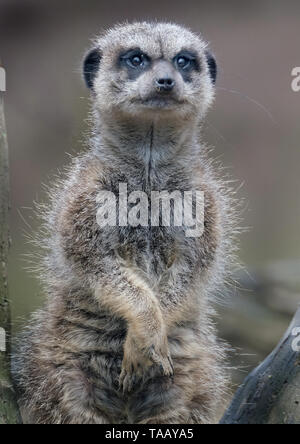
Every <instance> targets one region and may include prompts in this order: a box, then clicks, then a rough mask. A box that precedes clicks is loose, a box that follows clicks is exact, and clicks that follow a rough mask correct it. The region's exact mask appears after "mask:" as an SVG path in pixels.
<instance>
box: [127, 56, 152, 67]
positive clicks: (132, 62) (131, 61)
mask: <svg viewBox="0 0 300 444" xmlns="http://www.w3.org/2000/svg"><path fill="white" fill-rule="evenodd" d="M146 62H147V56H146V55H145V54H142V53H140V54H134V55H132V56H131V57H129V58H128V59H127V63H128V65H129V66H130V67H133V68H143V67H144V66H145V64H146Z"/></svg>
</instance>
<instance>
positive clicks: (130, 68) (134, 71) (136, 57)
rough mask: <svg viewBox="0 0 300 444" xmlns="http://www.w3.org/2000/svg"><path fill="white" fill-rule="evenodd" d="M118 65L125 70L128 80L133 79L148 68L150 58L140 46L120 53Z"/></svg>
mask: <svg viewBox="0 0 300 444" xmlns="http://www.w3.org/2000/svg"><path fill="white" fill-rule="evenodd" d="M119 65H120V67H123V68H125V69H126V70H127V72H128V76H129V78H130V80H135V79H136V78H137V77H139V76H140V75H141V74H142V73H143V72H145V71H146V70H147V69H149V67H150V66H151V60H150V57H149V56H148V55H147V54H145V53H144V52H142V51H141V50H140V48H134V49H130V50H128V51H126V52H125V53H122V54H121V55H120V57H119Z"/></svg>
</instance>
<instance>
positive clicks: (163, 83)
mask: <svg viewBox="0 0 300 444" xmlns="http://www.w3.org/2000/svg"><path fill="white" fill-rule="evenodd" d="M155 86H156V89H157V91H158V92H168V91H172V89H173V88H174V86H175V81H174V79H172V78H170V77H161V78H159V79H156V81H155Z"/></svg>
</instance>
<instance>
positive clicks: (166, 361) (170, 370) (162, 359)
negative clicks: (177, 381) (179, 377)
mask: <svg viewBox="0 0 300 444" xmlns="http://www.w3.org/2000/svg"><path fill="white" fill-rule="evenodd" d="M149 358H150V360H151V361H152V362H153V363H154V364H155V365H158V366H159V367H160V369H161V372H162V374H163V375H164V376H169V377H171V378H172V377H173V375H174V366H173V361H172V358H171V355H170V353H169V352H168V351H167V352H165V353H164V352H162V351H161V350H159V349H156V348H155V346H154V345H152V346H151V347H150V349H149Z"/></svg>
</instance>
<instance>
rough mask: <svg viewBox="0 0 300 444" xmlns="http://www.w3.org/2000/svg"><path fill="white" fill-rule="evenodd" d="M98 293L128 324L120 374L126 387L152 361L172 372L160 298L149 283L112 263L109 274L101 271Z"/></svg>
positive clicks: (165, 371)
mask: <svg viewBox="0 0 300 444" xmlns="http://www.w3.org/2000/svg"><path fill="white" fill-rule="evenodd" d="M106 265H107V264H106ZM95 296H96V299H97V300H98V301H99V303H100V304H101V305H102V306H104V307H106V308H108V309H109V310H110V312H112V313H114V314H116V315H117V316H120V317H122V318H124V319H125V320H126V321H127V324H128V332H127V337H126V341H125V344H124V359H123V363H122V372H121V375H120V387H121V388H122V389H123V391H130V390H131V389H132V386H133V384H134V381H135V379H136V377H140V376H143V374H144V373H145V372H146V370H147V369H148V368H149V367H150V366H151V365H153V364H154V365H157V366H159V367H160V368H161V371H162V373H163V374H164V375H166V376H172V375H173V365H172V361H171V356H170V353H169V349H168V340H167V331H166V325H165V322H164V320H163V316H162V312H161V309H160V306H159V301H158V299H157V298H156V296H155V294H154V293H153V291H152V289H151V288H150V287H149V286H148V285H147V283H146V282H145V281H143V280H142V279H141V278H140V277H139V276H138V275H137V274H136V273H134V272H133V271H131V270H130V269H128V268H127V269H126V268H124V267H121V266H119V265H118V264H117V262H115V263H110V267H109V274H108V273H107V274H105V275H102V277H101V280H100V281H99V282H98V284H97V285H96V288H95Z"/></svg>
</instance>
